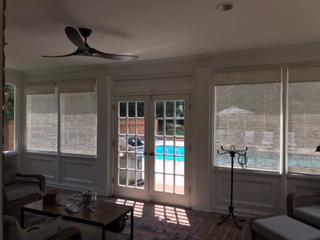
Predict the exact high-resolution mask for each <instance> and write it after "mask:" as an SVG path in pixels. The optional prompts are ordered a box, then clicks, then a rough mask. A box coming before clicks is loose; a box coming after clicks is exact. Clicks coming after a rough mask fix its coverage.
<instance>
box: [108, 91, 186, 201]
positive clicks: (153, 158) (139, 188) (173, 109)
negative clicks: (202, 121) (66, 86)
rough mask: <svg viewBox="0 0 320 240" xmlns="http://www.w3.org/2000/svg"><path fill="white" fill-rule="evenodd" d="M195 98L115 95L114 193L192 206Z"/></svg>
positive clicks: (183, 96) (184, 96)
mask: <svg viewBox="0 0 320 240" xmlns="http://www.w3.org/2000/svg"><path fill="white" fill-rule="evenodd" d="M187 106H189V97H188V96H187V95H170V96H169V95H161V96H160V95H159V96H135V97H132V96H130V97H117V98H116V99H115V110H116V111H115V126H116V132H115V136H116V137H115V140H116V141H115V144H114V145H115V148H114V149H115V151H114V159H115V161H114V165H115V171H114V173H115V176H114V185H113V186H114V194H115V195H116V196H121V197H128V198H134V199H141V200H154V201H157V202H164V203H171V204H177V205H183V206H189V205H190V204H189V191H188V190H189V181H188V180H189V175H190V169H189V161H188V160H189V151H188V150H189V148H188V147H187V146H189V144H188V130H189V128H188V126H189V117H190V116H189V115H190V113H189V107H187Z"/></svg>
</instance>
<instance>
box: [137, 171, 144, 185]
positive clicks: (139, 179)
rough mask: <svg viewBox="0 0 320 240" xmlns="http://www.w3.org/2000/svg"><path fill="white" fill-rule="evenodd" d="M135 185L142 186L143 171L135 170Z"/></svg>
mask: <svg viewBox="0 0 320 240" xmlns="http://www.w3.org/2000/svg"><path fill="white" fill-rule="evenodd" d="M137 187H138V188H144V172H137Z"/></svg>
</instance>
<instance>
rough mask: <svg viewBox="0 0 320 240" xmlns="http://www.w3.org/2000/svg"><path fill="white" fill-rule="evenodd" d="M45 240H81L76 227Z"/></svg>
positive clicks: (66, 229)
mask: <svg viewBox="0 0 320 240" xmlns="http://www.w3.org/2000/svg"><path fill="white" fill-rule="evenodd" d="M47 240H81V232H80V231H79V229H78V228H76V227H68V228H65V229H64V230H62V231H61V232H59V233H57V234H56V235H54V236H52V237H50V238H48V239H47Z"/></svg>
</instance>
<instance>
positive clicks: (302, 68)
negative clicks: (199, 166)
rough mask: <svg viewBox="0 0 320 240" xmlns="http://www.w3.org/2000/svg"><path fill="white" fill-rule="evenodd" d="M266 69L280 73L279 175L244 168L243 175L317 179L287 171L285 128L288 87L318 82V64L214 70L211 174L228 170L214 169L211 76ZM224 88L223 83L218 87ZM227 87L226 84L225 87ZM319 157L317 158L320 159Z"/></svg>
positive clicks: (286, 131)
mask: <svg viewBox="0 0 320 240" xmlns="http://www.w3.org/2000/svg"><path fill="white" fill-rule="evenodd" d="M266 69H278V70H279V71H281V78H280V79H281V81H279V82H280V83H281V98H280V101H281V102H280V106H281V107H280V149H279V150H280V160H279V161H280V163H279V167H280V169H279V172H271V171H265V170H258V169H247V170H246V174H250V175H251V174H253V175H265V176H277V177H280V176H283V177H287V178H293V179H314V180H317V179H320V174H314V173H305V172H290V171H289V169H288V160H289V159H288V127H289V122H288V120H289V115H288V114H289V112H288V111H289V85H290V83H294V82H312V81H317V82H320V78H319V76H320V66H319V64H287V65H271V66H262V67H261V66H258V67H240V68H229V69H217V70H215V71H213V73H212V79H211V81H210V104H211V105H210V106H211V108H210V111H211V113H210V124H211V126H210V133H211V135H210V145H211V151H210V155H211V156H210V157H211V158H210V166H211V168H212V169H213V170H214V171H218V172H222V173H223V172H228V171H230V167H223V166H216V159H215V158H216V157H215V156H216V154H215V152H216V148H215V147H216V146H215V135H214V131H215V129H216V119H215V118H216V116H215V109H216V105H215V104H216V99H215V97H216V96H215V86H216V85H215V81H214V75H215V73H216V72H218V73H221V72H232V71H257V70H258V71H259V70H266ZM250 83H263V82H261V81H256V82H254V81H251V82H250ZM235 84H239V82H237V81H231V83H229V85H235ZM221 85H223V84H221ZM225 85H228V84H225ZM319 158H320V156H319ZM234 171H235V172H236V173H238V174H242V173H243V171H242V169H237V168H235V169H234Z"/></svg>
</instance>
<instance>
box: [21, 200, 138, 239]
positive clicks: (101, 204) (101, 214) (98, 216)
mask: <svg viewBox="0 0 320 240" xmlns="http://www.w3.org/2000/svg"><path fill="white" fill-rule="evenodd" d="M93 206H95V209H96V212H95V213H92V212H90V211H89V210H88V209H86V208H85V207H80V211H79V212H77V213H69V212H67V211H66V210H65V207H64V206H61V205H59V204H44V203H43V201H42V200H39V201H36V202H33V203H30V204H27V205H24V206H23V207H22V208H21V227H24V213H25V212H30V213H35V214H39V215H44V216H48V217H59V216H61V218H62V219H63V220H67V221H71V222H76V223H82V224H87V225H91V226H95V227H100V228H101V230H102V240H105V239H107V238H106V237H108V236H106V227H107V225H108V224H109V223H112V222H113V221H115V220H118V219H120V218H121V217H123V216H125V215H127V214H128V213H131V214H130V215H131V216H130V228H131V231H130V239H131V240H133V207H131V206H123V205H118V204H115V203H110V202H106V201H101V200H97V201H96V202H95V203H94V205H93Z"/></svg>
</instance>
